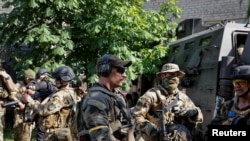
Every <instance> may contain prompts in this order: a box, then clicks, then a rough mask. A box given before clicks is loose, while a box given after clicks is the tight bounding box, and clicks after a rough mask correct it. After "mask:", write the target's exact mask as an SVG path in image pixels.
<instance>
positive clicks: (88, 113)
mask: <svg viewBox="0 0 250 141" xmlns="http://www.w3.org/2000/svg"><path fill="white" fill-rule="evenodd" d="M130 65H131V61H123V60H121V59H120V58H118V57H117V56H115V55H110V54H105V55H103V56H102V57H101V58H100V59H99V60H98V61H97V73H98V77H99V80H98V82H97V83H95V84H94V85H93V86H92V87H91V88H90V89H89V90H88V94H87V95H86V97H85V98H84V101H83V104H82V106H81V110H82V112H83V114H82V115H83V117H82V121H83V125H82V126H84V127H83V129H85V130H86V134H88V136H81V138H80V139H83V138H84V137H86V138H87V139H86V138H85V140H88V141H90V140H91V141H96V140H98V141H117V140H122V139H124V138H126V135H125V136H122V133H121V132H120V127H121V125H122V124H121V121H120V120H119V119H120V117H121V111H122V109H126V110H127V107H126V103H125V101H123V100H124V97H122V96H121V95H119V92H117V91H116V89H117V88H118V87H121V86H122V84H123V82H124V80H125V79H126V74H125V67H129V66H130ZM119 96H120V97H119ZM126 110H123V111H126ZM128 114H129V113H128ZM126 116H128V115H126ZM83 131H84V130H83ZM80 135H81V133H80ZM129 141H132V140H129Z"/></svg>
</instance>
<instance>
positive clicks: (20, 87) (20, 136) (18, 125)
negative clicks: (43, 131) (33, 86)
mask: <svg viewBox="0 0 250 141" xmlns="http://www.w3.org/2000/svg"><path fill="white" fill-rule="evenodd" d="M5 73H6V72H5ZM5 73H4V72H2V73H1V74H2V75H5V76H8V75H7V73H6V74H5ZM24 73H25V74H24V80H23V81H24V84H21V83H16V84H14V82H13V81H12V79H10V80H9V81H8V82H6V84H7V85H8V86H10V89H12V92H13V93H16V97H15V99H13V100H17V101H19V102H18V104H17V106H16V107H15V109H14V125H13V128H14V141H29V140H31V130H32V128H33V126H32V124H30V123H26V122H23V116H24V107H25V105H24V104H23V103H22V102H21V101H20V100H21V97H22V94H23V93H24V92H25V91H26V86H25V85H26V84H28V83H30V82H31V81H34V79H35V72H34V71H33V70H31V69H27V70H25V72H24Z"/></svg>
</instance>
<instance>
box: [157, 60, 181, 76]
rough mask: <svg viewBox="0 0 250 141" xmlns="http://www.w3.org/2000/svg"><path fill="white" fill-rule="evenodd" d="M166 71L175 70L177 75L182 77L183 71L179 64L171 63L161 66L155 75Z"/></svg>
mask: <svg viewBox="0 0 250 141" xmlns="http://www.w3.org/2000/svg"><path fill="white" fill-rule="evenodd" d="M166 72H177V73H178V77H183V76H184V75H185V73H184V72H183V71H181V70H180V68H179V66H178V65H176V64H173V63H167V64H164V65H163V66H162V69H161V71H160V72H158V73H156V75H159V74H161V73H166Z"/></svg>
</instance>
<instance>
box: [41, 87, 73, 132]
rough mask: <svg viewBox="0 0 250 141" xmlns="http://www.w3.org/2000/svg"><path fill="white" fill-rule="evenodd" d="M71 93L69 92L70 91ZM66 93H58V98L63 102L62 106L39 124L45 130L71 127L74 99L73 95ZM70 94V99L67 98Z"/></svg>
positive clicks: (43, 118)
mask: <svg viewBox="0 0 250 141" xmlns="http://www.w3.org/2000/svg"><path fill="white" fill-rule="evenodd" d="M70 92H71V91H70ZM70 92H68V91H60V92H59V94H58V96H60V97H62V99H63V100H64V102H63V103H64V104H65V105H64V106H63V108H62V109H60V110H59V111H58V112H56V113H54V114H51V115H48V116H46V117H42V118H40V119H39V123H40V124H41V125H42V126H43V127H45V128H46V129H51V128H52V129H53V128H67V127H70V126H71V123H72V122H73V119H74V116H75V104H76V99H75V96H74V94H72V93H70ZM68 93H70V98H69V97H68V96H67V95H68Z"/></svg>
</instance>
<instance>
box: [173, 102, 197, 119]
mask: <svg viewBox="0 0 250 141" xmlns="http://www.w3.org/2000/svg"><path fill="white" fill-rule="evenodd" d="M172 112H173V113H174V114H175V116H181V117H185V116H187V117H192V116H195V115H196V114H197V113H198V111H197V110H196V109H190V108H188V107H186V106H184V104H183V102H181V101H178V102H177V104H176V105H175V106H173V108H172Z"/></svg>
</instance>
